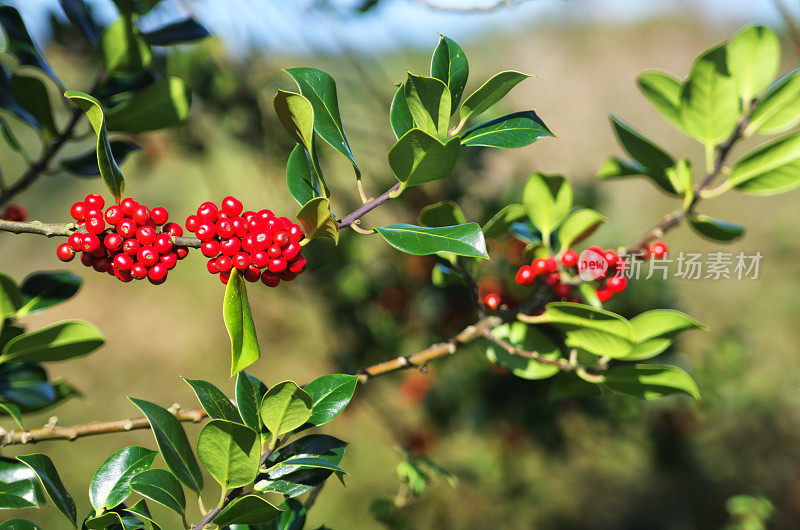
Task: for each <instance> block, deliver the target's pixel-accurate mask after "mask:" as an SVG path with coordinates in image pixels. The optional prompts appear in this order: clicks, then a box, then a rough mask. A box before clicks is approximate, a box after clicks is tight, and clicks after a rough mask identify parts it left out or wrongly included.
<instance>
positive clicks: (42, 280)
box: [19, 271, 82, 315]
mask: <svg viewBox="0 0 800 530" xmlns="http://www.w3.org/2000/svg"><path fill="white" fill-rule="evenodd" d="M81 283H82V280H81V279H80V277H78V276H76V275H74V274H72V273H71V272H66V271H54V272H36V273H34V274H31V275H30V276H28V277H27V278H25V281H23V282H22V288H21V291H22V296H23V306H22V308H20V310H19V314H20V315H21V314H26V315H27V314H31V313H34V312H36V311H41V310H42V309H47V308H48V307H52V306H54V305H56V304H60V303H61V302H64V301H66V300H69V299H70V298H72V296H73V295H74V294H75V293H77V292H78V289H79V288H80V286H81Z"/></svg>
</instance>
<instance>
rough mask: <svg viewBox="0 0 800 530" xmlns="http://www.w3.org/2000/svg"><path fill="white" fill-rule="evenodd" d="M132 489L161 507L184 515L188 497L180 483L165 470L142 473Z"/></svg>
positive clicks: (137, 477) (132, 485) (151, 470)
mask: <svg viewBox="0 0 800 530" xmlns="http://www.w3.org/2000/svg"><path fill="white" fill-rule="evenodd" d="M130 486H131V489H132V490H133V491H135V492H136V493H138V494H139V495H142V496H144V497H147V498H148V499H151V500H153V501H155V502H157V503H159V504H161V505H164V506H166V507H167V508H169V509H170V510H173V511H175V512H177V513H179V514H181V515H183V513H184V511H185V510H186V497H185V495H184V493H183V488H181V484H180V482H178V481H177V479H176V478H175V477H174V476H173V475H172V473H170V472H169V471H166V470H164V469H149V470H147V471H142V472H141V473H139V474H138V475H136V476H135V477H133V479H132V480H131V482H130Z"/></svg>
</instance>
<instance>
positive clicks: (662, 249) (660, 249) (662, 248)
mask: <svg viewBox="0 0 800 530" xmlns="http://www.w3.org/2000/svg"><path fill="white" fill-rule="evenodd" d="M650 252H652V253H653V256H655V257H656V258H658V259H661V258H663V257H664V256H666V255H667V252H669V247H668V246H667V244H666V243H664V242H663V241H656V242H654V243H653V244H652V245H650Z"/></svg>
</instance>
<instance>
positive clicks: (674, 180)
mask: <svg viewBox="0 0 800 530" xmlns="http://www.w3.org/2000/svg"><path fill="white" fill-rule="evenodd" d="M665 173H666V175H667V178H668V179H669V181H670V183H671V184H672V187H673V188H675V191H677V192H678V193H680V194H685V193H686V192H688V191H690V190H692V183H693V182H694V179H693V177H692V163H691V162H690V161H689V159H688V158H686V157H685V156H683V157H681V158H680V160H678V163H677V164H675V165H674V166H673V167H668V168H667V169H666V171H665Z"/></svg>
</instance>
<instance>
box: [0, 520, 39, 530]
mask: <svg viewBox="0 0 800 530" xmlns="http://www.w3.org/2000/svg"><path fill="white" fill-rule="evenodd" d="M0 530H41V529H40V528H39V527H38V526H36V525H35V524H33V523H32V522H30V521H28V520H27V519H9V520H8V521H3V522H2V523H0Z"/></svg>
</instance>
